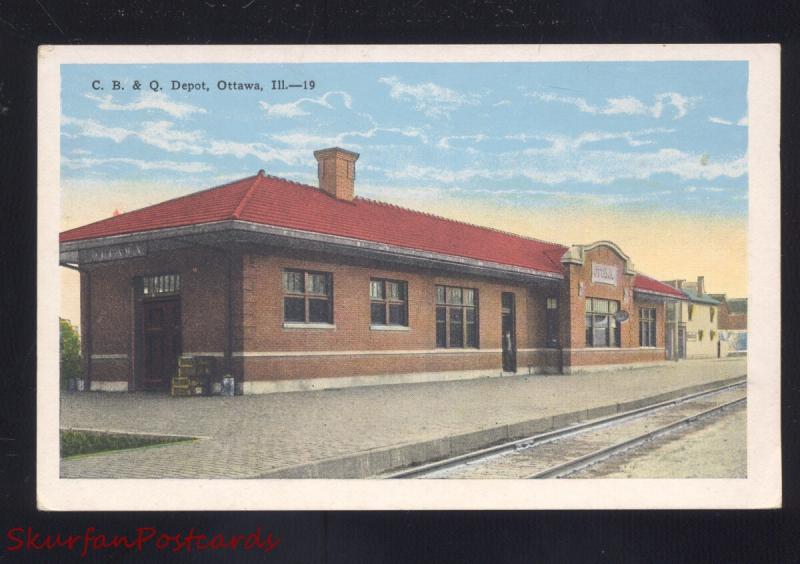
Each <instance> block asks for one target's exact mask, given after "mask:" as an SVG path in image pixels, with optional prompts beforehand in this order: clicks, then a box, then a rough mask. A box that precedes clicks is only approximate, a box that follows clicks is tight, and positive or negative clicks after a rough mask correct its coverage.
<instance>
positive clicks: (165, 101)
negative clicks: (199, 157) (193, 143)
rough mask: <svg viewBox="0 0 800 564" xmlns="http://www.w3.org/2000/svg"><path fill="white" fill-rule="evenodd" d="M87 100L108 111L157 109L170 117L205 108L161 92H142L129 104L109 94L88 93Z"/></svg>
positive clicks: (180, 117) (186, 114)
mask: <svg viewBox="0 0 800 564" xmlns="http://www.w3.org/2000/svg"><path fill="white" fill-rule="evenodd" d="M84 96H85V97H86V98H88V99H89V100H92V101H94V102H98V104H97V107H98V108H99V109H101V110H110V111H129V112H130V111H139V110H158V111H161V112H166V113H168V114H169V115H171V116H172V117H176V118H178V119H183V118H185V117H188V116H190V115H191V114H204V113H206V110H205V108H201V107H199V106H193V105H192V104H186V103H182V102H174V101H172V100H170V99H169V97H168V96H167V95H166V94H165V93H163V92H142V93H141V94H139V97H138V99H137V100H135V101H134V102H131V103H129V104H119V103H115V102H114V100H113V97H112V96H111V95H110V94H107V95H105V96H101V95H98V94H93V93H88V94H85V95H84Z"/></svg>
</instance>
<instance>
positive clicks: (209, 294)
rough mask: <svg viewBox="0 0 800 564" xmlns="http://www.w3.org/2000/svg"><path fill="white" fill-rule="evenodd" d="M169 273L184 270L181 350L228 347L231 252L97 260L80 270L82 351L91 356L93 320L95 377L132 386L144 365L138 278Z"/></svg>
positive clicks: (181, 252) (215, 349)
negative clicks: (136, 290) (87, 269)
mask: <svg viewBox="0 0 800 564" xmlns="http://www.w3.org/2000/svg"><path fill="white" fill-rule="evenodd" d="M234 265H236V261H235V260H234ZM166 273H178V274H180V275H181V286H182V288H181V294H180V300H181V318H182V319H181V320H182V327H183V329H182V350H183V351H184V352H214V353H220V354H221V353H223V352H224V351H225V323H226V315H227V313H226V312H227V307H226V306H227V302H226V300H227V258H226V256H223V255H222V254H220V253H215V252H213V251H201V250H187V251H176V252H172V253H168V254H156V255H151V256H148V257H146V258H140V259H132V260H128V261H124V262H114V263H109V264H102V265H95V266H92V267H91V270H90V272H88V273H87V272H84V273H82V275H81V319H82V321H81V323H82V327H84V330H83V336H84V342H83V349H84V351H83V352H84V358H86V359H87V360H88V357H87V355H86V353H87V350H88V345H89V343H88V341H87V337H86V335H87V331H86V328H88V327H89V323H91V328H90V331H89V332H90V334H91V350H92V355H93V357H97V358H93V359H92V374H91V376H92V380H93V381H121V380H127V381H128V382H129V386H130V384H132V377H131V375H132V374H133V373H134V372H136V371H137V370H138V367H139V366H140V365H141V358H140V354H139V353H140V351H139V350H138V349H140V348H141V347H140V346H138V345H137V343H136V342H135V341H136V336H137V326H138V325H139V324H140V323H141V320H140V319H139V317H138V315H137V314H138V310H139V307H138V305H137V304H138V303H139V302H140V301H141V299H140V298H135V297H134V288H133V279H134V277H136V276H145V275H154V274H166ZM89 292H91V298H89V295H88V293H89ZM89 299H91V319H89V318H88V309H89V308H88V304H89ZM234 311H236V310H234ZM120 357H122V358H120ZM130 387H131V388H132V387H133V386H130Z"/></svg>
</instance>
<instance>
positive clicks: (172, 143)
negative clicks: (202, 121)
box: [136, 121, 204, 155]
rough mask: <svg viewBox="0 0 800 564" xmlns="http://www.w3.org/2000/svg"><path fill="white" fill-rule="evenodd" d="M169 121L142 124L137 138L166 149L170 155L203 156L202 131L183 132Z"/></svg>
mask: <svg viewBox="0 0 800 564" xmlns="http://www.w3.org/2000/svg"><path fill="white" fill-rule="evenodd" d="M173 125H174V124H173V123H172V122H169V121H149V122H145V123H144V124H142V129H141V130H140V131H139V132H137V133H136V136H137V137H138V138H139V139H140V140H141V141H142V142H144V143H147V144H148V145H152V146H154V147H158V148H159V149H164V150H165V151H168V152H170V153H189V154H192V155H201V154H203V152H204V149H203V147H202V145H201V144H202V142H203V140H204V135H203V132H202V131H197V130H196V131H181V130H178V129H174V128H173Z"/></svg>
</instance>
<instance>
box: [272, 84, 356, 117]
mask: <svg viewBox="0 0 800 564" xmlns="http://www.w3.org/2000/svg"><path fill="white" fill-rule="evenodd" d="M331 96H340V97H341V98H342V101H343V103H344V107H345V108H348V109H351V108H352V106H353V98H352V97H351V96H350V94H348V93H347V92H342V91H339V90H335V91H331V92H326V93H325V94H323V95H322V96H320V97H319V98H300V99H299V100H295V101H294V102H287V103H285V104H270V103H269V102H265V101H261V102H259V103H258V104H259V105H260V106H261V108H262V109H263V110H264V111H265V112H266V114H267V116H269V117H283V118H295V117H301V116H307V115H309V112H307V111H306V110H304V109H303V107H302V106H303V104H316V105H317V106H322V107H324V108H328V109H333V105H331V103H330V102H329V101H328V98H330V97H331Z"/></svg>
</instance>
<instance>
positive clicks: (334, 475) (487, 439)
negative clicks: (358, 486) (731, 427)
mask: <svg viewBox="0 0 800 564" xmlns="http://www.w3.org/2000/svg"><path fill="white" fill-rule="evenodd" d="M742 378H746V375H743V376H736V377H733V378H725V379H722V380H714V381H713V382H706V383H704V384H696V385H694V386H688V387H685V388H679V389H677V390H671V391H669V392H664V393H661V394H657V395H654V396H648V397H645V398H640V399H636V400H631V401H626V402H623V403H613V404H608V405H603V406H598V407H592V408H589V409H581V410H578V411H572V412H569V413H559V414H556V415H552V416H547V417H540V418H537V419H530V420H528V421H522V422H519V423H512V424H509V425H501V426H499V427H492V428H489V429H483V430H480V431H472V432H470V433H463V434H459V435H452V436H449V437H443V438H440V439H433V440H430V441H424V442H420V443H409V444H403V445H395V446H391V447H387V448H382V449H376V450H371V451H366V452H359V453H356V454H352V455H348V456H344V457H338V458H330V459H326V460H320V461H317V462H310V463H307V464H301V465H298V466H290V467H285V468H278V469H276V470H272V471H270V472H267V473H265V474H261V475H259V476H253V478H266V479H273V478H281V479H287V478H288V479H292V478H316V479H347V478H350V479H352V478H356V479H358V478H370V477H376V476H378V475H380V474H385V473H388V472H394V471H398V470H402V469H403V468H407V467H409V466H416V465H419V464H426V463H429V462H435V461H436V460H441V459H443V458H449V457H451V456H458V455H461V454H466V453H468V452H472V451H475V450H479V449H482V448H486V447H489V446H492V445H496V444H499V443H503V442H507V441H513V440H516V439H523V438H525V437H529V436H531V435H535V434H537V433H544V432H547V431H554V430H557V429H561V428H564V427H566V426H568V425H571V424H574V423H578V422H580V421H586V420H589V419H597V418H599V417H604V416H608V415H613V414H614V413H618V412H620V411H629V410H632V409H638V408H640V407H645V406H647V405H653V404H656V403H660V402H664V401H668V400H671V399H674V398H676V397H679V396H683V395H688V394H692V393H696V392H702V391H705V390H708V389H711V388H716V387H719V386H724V385H726V384H732V383H734V382H736V381H738V380H741V379H742Z"/></svg>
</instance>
